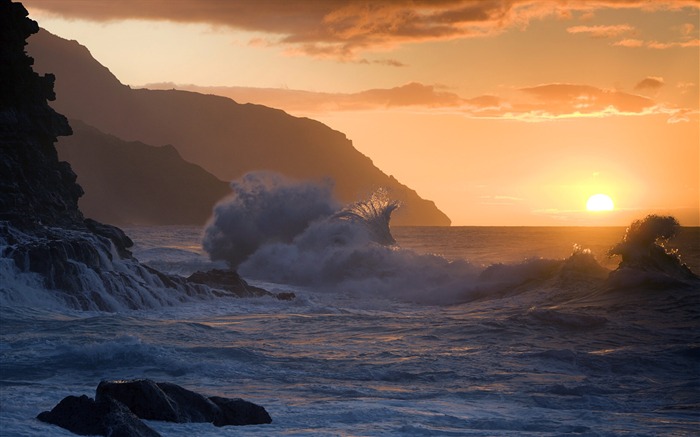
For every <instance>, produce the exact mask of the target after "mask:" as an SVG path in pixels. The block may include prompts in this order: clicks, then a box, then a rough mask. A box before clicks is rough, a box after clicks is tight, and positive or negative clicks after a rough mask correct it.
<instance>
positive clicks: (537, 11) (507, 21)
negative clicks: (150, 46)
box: [24, 0, 700, 65]
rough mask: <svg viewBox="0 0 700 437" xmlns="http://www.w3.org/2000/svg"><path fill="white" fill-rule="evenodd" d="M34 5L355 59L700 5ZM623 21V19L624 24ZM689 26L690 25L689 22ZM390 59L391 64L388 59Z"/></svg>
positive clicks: (183, 0)
mask: <svg viewBox="0 0 700 437" xmlns="http://www.w3.org/2000/svg"><path fill="white" fill-rule="evenodd" d="M24 3H25V5H26V6H27V7H29V8H34V9H37V10H42V11H46V12H49V13H53V14H57V15H60V16H63V17H66V18H69V19H75V18H78V19H86V20H94V21H114V20H126V19H144V20H169V21H175V22H190V23H208V24H212V25H216V26H227V27H230V28H235V29H239V30H245V31H251V32H258V33H263V34H266V35H267V36H268V37H267V38H266V42H267V44H274V45H280V46H284V47H285V48H286V49H287V51H288V52H289V53H295V54H303V55H307V56H314V57H322V58H323V57H325V58H334V59H339V60H346V61H347V60H356V59H358V58H361V57H360V56H359V54H360V53H361V52H363V51H378V50H379V51H381V50H386V49H388V48H391V47H395V46H397V45H400V44H405V43H413V42H422V41H437V40H450V39H458V38H470V37H477V36H488V35H497V34H500V33H502V32H503V31H505V30H506V29H509V28H512V27H519V28H523V27H525V26H527V25H528V24H529V23H530V22H531V21H532V20H534V19H541V18H544V17H548V16H556V17H567V16H571V14H572V12H574V11H578V12H582V13H591V12H592V11H596V10H599V9H609V8H639V9H678V8H683V7H692V8H699V7H700V6H698V3H697V2H696V1H694V0H657V1H655V2H648V1H645V0H625V1H613V0H598V1H585V0H571V1H568V2H544V1H534V0H488V1H478V2H477V1H471V0H441V1H435V0H391V1H389V0H356V1H347V0H323V1H319V0H295V1H288V0H265V1H258V2H253V1H250V0H227V1H221V0H179V1H172V0H149V1H145V2H144V1H142V0H121V1H119V2H115V1H113V0H91V1H85V0H62V1H56V0H24ZM622 26H624V25H622ZM572 29H575V30H573V32H585V33H588V34H590V35H592V36H597V35H606V36H610V35H612V34H614V33H616V32H618V35H619V33H620V32H624V31H626V30H625V28H624V27H619V26H588V27H585V26H577V28H572ZM686 30H687V29H686ZM388 65H392V64H391V63H389V64H388Z"/></svg>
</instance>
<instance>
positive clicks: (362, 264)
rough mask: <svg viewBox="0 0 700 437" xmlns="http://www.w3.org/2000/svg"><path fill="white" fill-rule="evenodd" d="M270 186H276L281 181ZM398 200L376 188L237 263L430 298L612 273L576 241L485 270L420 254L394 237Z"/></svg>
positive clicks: (251, 271)
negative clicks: (561, 252) (567, 248)
mask: <svg viewBox="0 0 700 437" xmlns="http://www.w3.org/2000/svg"><path fill="white" fill-rule="evenodd" d="M266 189H267V190H268V191H273V192H274V191H278V190H280V187H279V186H278V185H273V186H269V187H267V188H266ZM288 190H291V191H295V190H301V191H303V192H304V193H309V192H310V190H309V188H308V186H306V185H299V184H298V183H295V184H293V185H289V186H286V187H285V192H286V193H290V191H288ZM257 194H258V195H260V196H261V198H260V199H259V203H258V204H256V206H255V207H254V208H253V209H254V210H255V211H256V212H259V213H263V212H264V211H265V210H266V208H267V205H268V202H269V199H272V198H277V194H275V193H270V192H266V191H265V190H259V191H258V192H257ZM246 195H247V193H246ZM290 197H292V198H297V197H299V196H297V195H296V194H295V195H291V196H290ZM230 203H231V202H230ZM238 203H239V202H238V201H237V200H233V202H232V205H230V204H229V206H227V207H226V208H233V209H237V208H238V206H237V204H238ZM304 206H305V202H292V203H285V204H284V207H283V208H276V209H275V211H274V213H275V214H276V217H275V220H279V221H284V216H283V215H282V214H281V212H282V211H284V212H286V213H290V214H291V215H292V217H299V216H300V214H299V212H298V211H295V210H294V208H304ZM398 207H399V204H398V203H397V202H393V201H391V200H390V199H389V197H388V195H387V193H386V192H385V191H383V190H380V191H377V192H376V193H374V194H373V195H371V196H370V197H369V198H368V199H366V200H363V201H358V202H355V203H352V204H350V205H348V206H346V207H345V208H342V209H340V210H338V211H337V212H335V213H333V214H331V215H327V216H326V215H325V214H324V215H323V216H322V217H320V218H317V219H315V220H313V221H311V222H310V223H309V224H308V226H306V228H305V229H303V230H302V231H301V232H299V233H298V234H296V235H295V236H293V238H289V234H286V233H285V236H286V237H287V238H286V240H287V241H275V240H279V238H276V237H274V238H262V239H258V241H259V245H258V247H257V248H256V249H255V250H254V251H253V252H252V253H251V254H250V255H249V256H248V257H247V258H246V259H245V260H244V261H243V262H241V263H240V264H239V265H238V270H239V272H240V273H241V274H242V275H243V276H244V277H247V278H250V279H255V280H261V281H268V282H273V283H282V284H291V285H296V286H304V287H308V288H311V289H314V290H316V291H323V292H335V293H338V292H339V293H355V294H359V295H365V296H382V297H387V298H393V299H400V300H404V301H410V302H419V303H426V304H454V303H461V302H466V301H471V300H475V299H482V298H495V297H504V296H508V295H514V294H519V293H522V292H525V291H528V290H532V289H533V287H535V285H542V284H543V283H544V282H545V281H550V282H551V281H555V282H556V283H557V285H559V286H561V285H562V284H564V285H567V286H568V285H571V286H575V285H576V283H577V282H581V281H584V280H587V281H597V282H601V281H602V280H603V279H604V277H605V276H607V273H608V272H609V271H608V270H607V269H605V268H603V267H602V266H600V265H599V264H598V263H597V261H596V260H595V258H594V257H593V255H592V254H591V253H590V251H585V250H583V249H580V248H575V250H574V253H573V254H572V255H571V257H569V258H567V259H566V260H548V259H529V260H525V261H523V262H521V263H518V264H510V265H506V264H497V265H492V266H489V267H488V268H486V269H484V268H483V266H480V265H476V264H472V263H470V262H468V261H466V260H454V261H450V260H448V259H446V258H444V257H442V256H439V255H434V254H421V253H418V252H415V251H413V250H410V249H406V248H402V247H399V246H397V245H396V244H395V240H394V238H393V236H392V235H391V232H390V226H389V223H390V219H391V213H392V212H393V211H394V210H395V209H396V208H398ZM236 215H238V213H237V214H236ZM221 218H222V217H221V216H220V217H217V219H221ZM215 221H216V220H215ZM214 231H215V230H214ZM208 232H212V231H208ZM206 233H207V232H205V234H206ZM205 240H206V237H205ZM212 257H213V258H214V256H212ZM552 288H554V287H552Z"/></svg>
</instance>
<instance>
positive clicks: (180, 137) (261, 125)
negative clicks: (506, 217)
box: [28, 31, 450, 225]
mask: <svg viewBox="0 0 700 437" xmlns="http://www.w3.org/2000/svg"><path fill="white" fill-rule="evenodd" d="M28 50H29V52H30V54H31V55H32V56H34V57H35V59H36V67H35V68H36V69H37V71H40V72H53V73H55V74H56V78H57V79H56V90H57V91H56V94H57V99H56V101H55V102H54V103H53V107H54V108H56V109H58V110H59V111H60V112H61V113H63V114H66V115H67V116H68V117H70V118H71V119H79V120H82V121H84V122H86V123H87V124H89V125H91V126H94V127H95V128H97V129H99V130H101V131H103V132H105V133H107V134H111V135H115V136H117V137H119V138H122V139H124V140H127V141H141V142H144V143H147V144H152V145H163V144H172V145H173V146H174V147H175V148H176V149H177V150H178V152H179V153H180V155H182V157H183V158H184V159H185V160H187V161H189V162H192V163H194V164H197V165H200V166H201V167H202V168H204V169H205V170H207V171H208V172H210V173H212V174H213V175H214V176H216V177H217V178H219V179H221V180H224V181H230V180H233V179H236V178H238V177H240V176H242V175H243V174H245V173H247V172H249V171H253V170H272V171H276V172H279V173H282V174H284V175H286V176H289V177H293V178H297V179H312V180H313V179H316V180H318V179H323V178H331V179H333V180H334V181H335V194H336V196H337V197H338V198H339V200H341V201H343V202H351V201H355V200H358V199H361V198H365V197H366V196H368V195H369V194H370V193H372V192H373V191H375V190H376V189H377V188H378V187H384V188H386V189H387V190H388V191H389V192H390V194H391V196H392V197H393V198H395V199H397V200H399V201H401V203H402V207H401V208H400V209H399V210H398V211H397V212H396V214H395V216H394V221H393V223H394V224H399V225H449V223H450V220H449V218H448V217H447V216H446V215H445V214H444V213H442V212H441V211H440V210H439V209H438V208H437V207H436V206H435V204H434V203H433V202H431V201H428V200H425V199H422V198H420V196H418V194H417V193H416V192H415V191H413V190H412V189H410V188H409V187H407V186H405V185H403V184H401V183H400V182H399V181H397V180H396V179H395V178H393V177H392V176H388V175H386V174H384V173H383V172H382V171H381V170H379V169H378V168H377V167H376V166H374V164H373V163H372V161H371V160H370V159H369V158H368V157H366V156H365V155H363V154H361V153H360V152H358V151H357V150H356V149H355V148H354V147H353V145H352V142H351V141H350V140H349V139H348V138H346V136H345V135H344V134H343V133H341V132H338V131H335V130H333V129H331V128H329V127H328V126H326V125H324V124H322V123H320V122H318V121H315V120H311V119H307V118H297V117H293V116H291V115H289V114H287V113H285V112H283V111H280V110H277V109H272V108H268V107H265V106H261V105H252V104H245V105H241V104H238V103H236V102H234V101H233V100H231V99H228V98H224V97H218V96H212V95H203V94H198V93H193V92H187V91H176V90H146V89H131V88H129V87H128V86H125V85H123V84H121V83H120V82H119V80H118V79H117V78H116V77H115V76H114V75H113V74H112V73H111V72H110V71H109V70H108V69H107V68H105V67H104V66H102V65H100V64H99V63H98V62H97V61H96V60H95V59H94V58H93V57H92V56H91V55H90V53H89V51H88V50H87V49H86V48H85V47H83V46H81V45H80V44H78V43H77V42H75V41H67V40H64V39H62V38H59V37H57V36H54V35H51V34H50V33H48V32H46V31H41V32H39V33H38V34H37V35H35V36H33V37H32V38H31V40H30V44H29V48H28Z"/></svg>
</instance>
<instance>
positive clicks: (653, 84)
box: [634, 76, 664, 90]
mask: <svg viewBox="0 0 700 437" xmlns="http://www.w3.org/2000/svg"><path fill="white" fill-rule="evenodd" d="M662 86H664V78H663V77H654V76H648V77H646V78H644V79H642V80H641V81H639V83H637V85H635V86H634V89H636V90H658V89H659V88H661V87H662Z"/></svg>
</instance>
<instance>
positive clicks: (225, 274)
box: [187, 269, 296, 300]
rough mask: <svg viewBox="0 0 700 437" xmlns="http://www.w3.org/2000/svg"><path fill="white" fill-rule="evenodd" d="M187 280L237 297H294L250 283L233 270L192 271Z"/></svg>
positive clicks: (293, 296)
mask: <svg viewBox="0 0 700 437" xmlns="http://www.w3.org/2000/svg"><path fill="white" fill-rule="evenodd" d="M187 280H188V281H190V282H194V283H195V284H203V285H207V286H209V287H211V288H214V289H218V290H226V291H229V292H231V293H233V294H235V295H236V296H238V297H257V296H274V297H276V298H277V299H279V300H292V299H294V298H295V297H296V295H295V294H294V293H291V292H290V293H277V294H275V293H270V292H269V291H267V290H264V289H262V288H259V287H255V286H253V285H250V284H248V283H247V282H246V281H245V280H244V279H243V278H241V276H240V275H239V274H238V273H237V272H236V271H234V270H222V269H212V270H208V271H206V272H194V273H192V275H190V277H188V278H187Z"/></svg>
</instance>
